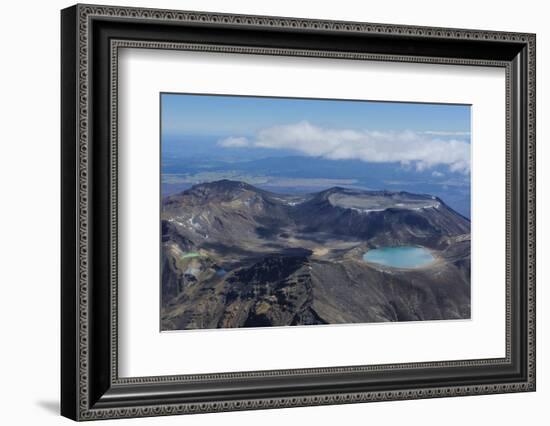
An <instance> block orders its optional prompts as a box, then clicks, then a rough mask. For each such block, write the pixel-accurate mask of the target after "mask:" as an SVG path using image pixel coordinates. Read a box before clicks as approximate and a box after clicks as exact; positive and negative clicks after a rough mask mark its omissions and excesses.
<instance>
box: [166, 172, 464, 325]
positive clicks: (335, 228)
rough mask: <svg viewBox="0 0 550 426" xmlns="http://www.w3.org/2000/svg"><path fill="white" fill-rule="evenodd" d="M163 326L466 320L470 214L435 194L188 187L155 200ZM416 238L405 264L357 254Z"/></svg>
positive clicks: (227, 183) (223, 184) (222, 184)
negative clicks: (418, 256)
mask: <svg viewBox="0 0 550 426" xmlns="http://www.w3.org/2000/svg"><path fill="white" fill-rule="evenodd" d="M161 217H162V256H161V258H162V265H161V267H162V269H161V270H162V309H161V323H162V329H163V330H174V329H196V328H199V329H202V328H222V327H258V326H285V325H310V324H337V323H358V322H380V321H412V320H434V319H459V318H469V317H470V221H469V220H468V219H467V218H466V217H464V216H462V215H460V214H459V213H457V212H455V211H454V210H453V209H451V208H450V207H448V206H447V205H446V204H445V203H444V202H443V200H441V199H440V198H438V197H435V196H431V195H423V194H413V193H408V192H391V191H363V190H356V189H349V188H340V187H334V188H330V189H327V190H324V191H321V192H317V193H311V194H278V193H273V192H269V191H266V190H263V189H259V188H257V187H254V186H252V185H249V184H246V183H244V182H238V181H231V180H220V181H215V182H210V183H203V184H199V185H195V186H193V187H192V188H190V189H188V190H185V191H183V192H181V193H178V194H174V195H171V196H168V197H165V198H164V199H163V203H162V214H161ZM388 246H389V247H392V246H421V247H424V248H426V249H427V250H429V251H430V252H431V253H432V255H433V256H434V258H435V260H434V261H433V262H432V263H431V264H429V265H428V266H424V267H418V268H413V269H401V268H394V267H389V266H384V265H379V264H373V263H369V262H366V261H365V260H364V259H363V254H364V253H365V252H368V250H371V249H375V248H378V247H388Z"/></svg>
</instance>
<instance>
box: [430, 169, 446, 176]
mask: <svg viewBox="0 0 550 426" xmlns="http://www.w3.org/2000/svg"><path fill="white" fill-rule="evenodd" d="M432 176H433V177H443V176H444V175H443V173H441V172H438V171H437V170H434V171H433V172H432Z"/></svg>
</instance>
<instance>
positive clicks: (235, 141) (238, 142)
mask: <svg viewBox="0 0 550 426" xmlns="http://www.w3.org/2000/svg"><path fill="white" fill-rule="evenodd" d="M218 145H220V146H223V147H224V148H242V147H245V146H248V145H249V142H248V139H247V138H244V137H238V138H236V137H229V138H225V139H222V140H220V141H219V142H218Z"/></svg>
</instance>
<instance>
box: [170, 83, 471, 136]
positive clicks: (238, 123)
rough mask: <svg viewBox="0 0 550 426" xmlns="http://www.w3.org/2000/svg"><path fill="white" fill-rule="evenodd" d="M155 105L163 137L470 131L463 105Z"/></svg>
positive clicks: (227, 101)
mask: <svg viewBox="0 0 550 426" xmlns="http://www.w3.org/2000/svg"><path fill="white" fill-rule="evenodd" d="M161 104H162V126H163V127H162V130H163V133H164V134H165V135H167V136H168V135H171V136H175V135H182V134H185V135H187V136H189V135H209V136H237V135H239V136H243V135H244V136H251V135H253V134H254V133H255V132H257V131H259V130H261V129H264V128H267V127H272V126H277V125H284V124H289V123H295V122H300V121H307V122H309V123H311V124H313V125H317V126H322V127H329V128H334V129H356V130H362V129H368V130H378V131H400V130H411V131H435V132H469V131H470V107H469V106H467V105H448V104H419V103H397V102H369V101H341V100H338V101H334V100H311V99H291V98H259V97H241V96H211V95H183V94H166V93H165V94H162V95H161ZM468 139H469V138H468Z"/></svg>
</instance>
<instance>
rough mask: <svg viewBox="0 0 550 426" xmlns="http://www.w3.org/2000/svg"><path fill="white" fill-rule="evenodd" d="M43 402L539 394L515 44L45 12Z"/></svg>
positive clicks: (183, 406)
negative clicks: (53, 189)
mask: <svg viewBox="0 0 550 426" xmlns="http://www.w3.org/2000/svg"><path fill="white" fill-rule="evenodd" d="M61 50H62V75H61V81H62V93H61V98H62V123H61V127H62V141H61V145H62V153H61V156H62V184H61V190H62V218H61V220H62V282H61V287H62V288H61V309H62V311H61V316H62V329H61V334H62V359H61V365H62V375H61V385H62V386H61V412H62V414H63V415H64V416H66V417H69V418H71V419H74V420H93V419H105V418H122V417H141V416H159V415H170V414H188V413H206V412H215V411H229V410H246V409H264V408H278V407H292V406H309V405H321V404H345V403H354V402H368V401H382V400H400V399H417V398H436V397H445V396H465V395H479V394H490V393H504V392H522V391H534V390H535V35H534V34H523V33H521V34H520V33H508V32H506V33H505V32H494V31H479V30H463V29H449V28H427V27H413V26H403V25H387V24H370V23H360V22H336V21H321V20H308V19H295V18H281V17H269V16H243V15H228V14H217V13H203V12H187V11H170V10H155V9H137V8H128V7H104V6H95V5H76V6H73V7H70V8H67V9H64V10H63V11H62V12H61Z"/></svg>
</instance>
